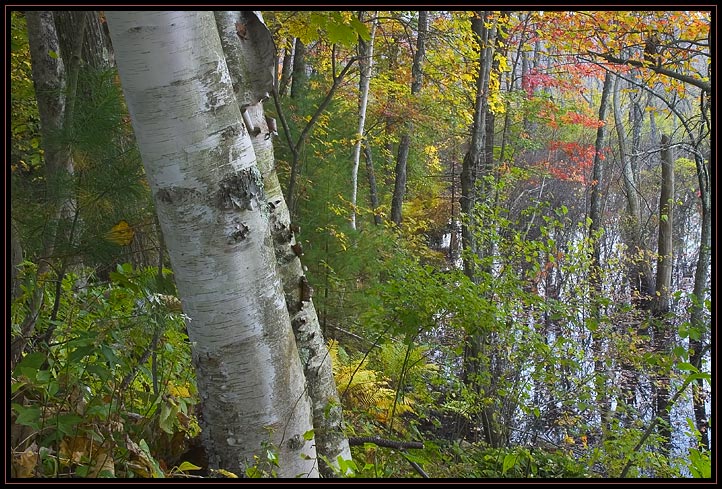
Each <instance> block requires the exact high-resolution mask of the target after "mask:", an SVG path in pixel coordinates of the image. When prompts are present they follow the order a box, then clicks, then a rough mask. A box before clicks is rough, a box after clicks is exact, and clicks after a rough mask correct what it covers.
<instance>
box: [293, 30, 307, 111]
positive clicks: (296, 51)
mask: <svg viewBox="0 0 722 489" xmlns="http://www.w3.org/2000/svg"><path fill="white" fill-rule="evenodd" d="M307 89H308V74H307V72H306V46H305V45H304V44H303V42H301V40H300V39H299V38H296V44H295V46H294V48H293V74H292V75H291V98H292V99H294V100H298V99H299V98H301V97H304V96H305V95H306V91H307Z"/></svg>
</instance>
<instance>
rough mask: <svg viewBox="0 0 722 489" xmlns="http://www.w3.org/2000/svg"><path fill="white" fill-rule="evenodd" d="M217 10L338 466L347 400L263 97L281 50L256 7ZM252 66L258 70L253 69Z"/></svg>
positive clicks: (317, 415) (325, 433)
mask: <svg viewBox="0 0 722 489" xmlns="http://www.w3.org/2000/svg"><path fill="white" fill-rule="evenodd" d="M215 16H216V23H217V26H218V31H219V33H220V35H221V44H222V45H223V49H224V51H225V53H226V61H227V63H228V69H229V71H230V73H231V78H232V79H233V84H234V87H235V90H236V97H237V99H238V103H239V105H241V106H242V107H243V108H242V109H241V110H243V111H244V112H245V116H244V117H245V120H246V121H247V122H246V123H247V125H248V126H250V127H251V128H252V129H249V132H251V133H252V134H255V135H254V136H252V137H251V141H252V142H253V148H254V151H255V153H256V160H257V164H258V169H259V170H260V171H261V174H262V175H263V183H264V188H265V191H266V199H267V202H268V205H269V209H270V220H271V234H272V236H273V242H274V247H275V256H276V262H277V265H278V273H279V275H280V276H281V280H282V282H283V289H284V292H285V296H286V305H287V308H288V311H289V314H290V316H291V324H292V325H293V332H294V334H295V337H296V346H297V348H298V350H299V354H300V357H301V364H302V365H303V369H304V373H305V376H306V381H307V385H308V393H309V396H310V397H311V405H312V407H313V426H314V433H315V441H316V452H317V454H318V455H319V457H321V456H323V457H325V458H326V459H327V460H328V461H329V462H330V463H331V464H332V465H333V467H334V468H338V457H341V458H343V459H346V460H349V459H351V451H350V448H349V445H348V439H347V437H346V435H345V434H344V432H343V413H342V407H341V401H340V399H339V397H338V391H337V389H336V382H335V380H334V377H333V369H332V366H331V358H330V356H329V353H328V348H327V346H326V342H325V340H324V337H323V332H322V331H321V326H320V325H319V322H318V316H317V315H316V310H315V308H314V305H313V300H312V299H311V298H310V297H304V292H303V289H302V284H303V283H304V280H305V274H304V272H303V267H302V265H301V260H300V255H302V254H303V252H302V251H301V248H300V243H298V242H297V241H296V236H295V233H294V232H293V231H292V229H291V228H292V226H291V217H290V214H289V211H288V207H287V206H286V200H285V198H284V197H283V192H282V190H281V185H280V183H279V181H278V175H277V174H276V162H275V157H274V154H273V136H274V134H275V132H276V131H275V129H274V127H269V122H271V125H273V124H275V121H272V120H270V119H267V118H266V116H265V113H264V111H263V102H262V101H260V100H262V98H263V95H262V94H263V93H264V92H265V91H267V90H272V87H271V88H269V87H268V83H269V82H270V83H272V82H273V78H272V77H273V73H272V70H271V71H268V70H267V69H266V68H265V67H266V66H267V65H268V63H272V62H273V60H274V59H275V56H274V54H273V53H272V52H269V51H272V50H271V49H269V48H268V47H264V45H265V46H268V45H269V44H270V45H271V46H272V43H273V40H272V37H271V33H270V32H269V31H268V30H267V29H266V28H265V25H264V24H263V22H262V19H261V18H260V16H258V15H257V14H255V13H252V12H215ZM238 25H243V26H245V27H244V29H245V32H246V34H247V35H246V36H245V39H243V38H241V37H240V36H238V35H237V26H238ZM259 53H265V55H266V56H267V61H268V63H264V62H263V61H262V60H259V59H255V58H256V57H257V56H258V55H259ZM249 70H253V72H252V73H249ZM262 72H266V73H268V79H259V77H258V75H257V74H258V73H262ZM254 75H255V76H254ZM249 85H250V86H249ZM254 85H255V86H254ZM253 94H255V95H253ZM259 99H260V100H259ZM319 468H320V470H321V474H322V475H323V476H325V477H330V476H333V475H335V472H334V471H333V470H332V469H331V468H330V467H328V466H327V465H326V464H325V463H323V462H322V463H319Z"/></svg>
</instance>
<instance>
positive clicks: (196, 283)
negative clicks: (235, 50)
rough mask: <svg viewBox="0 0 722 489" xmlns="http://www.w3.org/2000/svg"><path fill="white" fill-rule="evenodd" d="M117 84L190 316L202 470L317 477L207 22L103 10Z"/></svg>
mask: <svg viewBox="0 0 722 489" xmlns="http://www.w3.org/2000/svg"><path fill="white" fill-rule="evenodd" d="M107 17H108V24H109V27H110V33H111V37H112V40H113V46H114V49H115V55H116V61H117V63H118V67H119V71H120V76H121V82H122V84H123V90H124V92H125V96H126V101H127V104H128V109H129V112H130V114H131V119H132V122H133V127H134V130H135V134H136V137H137V140H138V145H139V148H140V152H141V155H142V157H143V163H144V166H145V169H146V173H147V177H148V181H149V183H150V186H151V189H152V191H153V197H154V200H155V204H156V212H157V214H158V218H159V221H160V223H161V227H162V230H163V234H164V237H165V240H166V244H167V247H168V251H169V255H170V259H171V264H172V267H173V270H174V273H175V278H176V284H177V287H178V291H179V295H180V298H181V300H182V302H183V309H184V312H185V313H186V314H187V315H188V316H189V318H190V321H189V322H188V335H189V338H190V340H191V342H192V344H193V356H194V362H195V364H196V365H195V366H196V373H197V382H198V390H199V393H200V396H201V403H202V428H203V433H202V436H203V441H204V445H205V447H206V451H207V453H208V459H209V465H210V468H224V469H226V470H230V471H233V472H236V473H242V471H243V470H244V469H245V467H246V466H247V465H248V464H252V463H253V462H254V456H259V457H261V460H265V459H266V451H265V450H263V447H264V445H265V444H267V443H268V442H271V443H272V444H273V446H274V447H275V448H276V449H277V450H278V461H279V468H278V475H279V476H281V477H296V476H302V477H316V476H317V475H318V470H317V463H316V460H315V458H316V451H315V448H314V444H313V440H306V439H305V438H304V434H305V433H307V432H309V431H310V430H311V429H312V422H311V406H310V403H309V399H308V395H307V393H306V391H305V379H304V375H303V370H302V367H301V362H300V360H299V356H298V351H297V348H296V343H295V341H294V338H293V332H292V330H291V327H290V319H289V315H288V311H287V309H286V303H285V300H284V295H283V289H282V285H281V280H280V278H279V276H278V273H277V271H276V259H275V255H274V252H273V242H272V238H271V233H270V228H269V219H268V204H267V200H266V197H265V193H264V188H263V178H262V175H261V173H260V171H259V170H258V168H257V166H256V156H255V153H254V150H253V147H252V144H251V140H250V137H249V135H248V130H247V128H246V126H245V125H244V124H243V122H242V116H241V113H240V111H239V108H238V104H237V103H236V98H235V94H234V92H233V87H232V81H231V77H230V75H229V72H228V68H227V64H226V60H225V57H224V54H223V49H222V47H221V43H220V39H219V35H218V31H217V28H216V23H215V19H214V16H213V12H211V11H204V12H200V11H177V12H148V11H144V12H119V11H109V12H108V13H107Z"/></svg>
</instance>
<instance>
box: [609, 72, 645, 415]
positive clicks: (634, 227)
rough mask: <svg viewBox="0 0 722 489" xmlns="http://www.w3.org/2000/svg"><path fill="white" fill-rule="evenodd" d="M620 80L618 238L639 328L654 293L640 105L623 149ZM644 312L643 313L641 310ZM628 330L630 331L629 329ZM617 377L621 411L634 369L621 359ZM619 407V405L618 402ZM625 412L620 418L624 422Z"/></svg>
mask: <svg viewBox="0 0 722 489" xmlns="http://www.w3.org/2000/svg"><path fill="white" fill-rule="evenodd" d="M620 81H621V77H619V76H616V77H615V79H614V90H613V97H612V107H613V109H614V121H615V124H614V127H615V129H616V132H617V142H618V145H619V155H620V156H619V158H620V160H621V164H622V179H623V183H624V193H625V196H626V199H627V213H626V215H625V216H624V219H623V221H622V238H623V239H624V242H625V243H626V244H627V249H628V250H629V252H628V253H629V258H628V265H627V277H628V281H629V286H630V294H631V300H632V304H634V306H635V309H636V311H632V313H633V314H635V316H634V318H633V320H634V322H635V323H637V324H638V327H637V330H640V329H642V328H641V324H642V323H643V322H644V321H646V312H647V311H648V310H649V305H650V302H649V301H650V299H651V297H652V295H653V293H654V290H653V283H652V270H651V267H650V264H649V261H648V260H647V257H648V256H651V253H650V250H648V249H647V246H646V245H645V244H644V242H643V238H642V213H641V209H640V202H639V195H640V194H639V189H638V184H639V183H638V182H639V177H638V173H637V169H636V166H637V165H636V157H635V156H633V155H635V154H636V153H637V152H638V151H639V150H640V143H641V137H640V133H641V123H642V120H641V108H640V107H639V104H638V103H637V102H636V101H634V102H633V104H632V108H631V110H630V117H631V119H632V121H631V125H632V147H631V148H630V151H628V150H627V138H626V133H625V128H624V121H623V119H622V111H621V108H620V106H621V102H620V100H619V99H620V91H621V87H620ZM641 313H644V314H641ZM629 333H633V332H632V331H630V332H629ZM622 369H623V371H622V372H621V375H622V379H621V380H620V389H621V390H622V397H623V399H624V403H625V404H626V405H627V408H628V409H621V411H622V412H623V413H627V412H628V411H629V409H632V408H634V404H635V392H636V389H637V384H638V382H637V375H638V373H637V370H636V368H635V367H634V365H632V364H631V363H630V362H626V361H625V362H623V363H622ZM620 408H621V406H620ZM626 418H627V416H626V414H625V415H624V416H623V418H622V421H623V422H625V419H626Z"/></svg>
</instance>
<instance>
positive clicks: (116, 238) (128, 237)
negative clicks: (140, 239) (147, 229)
mask: <svg viewBox="0 0 722 489" xmlns="http://www.w3.org/2000/svg"><path fill="white" fill-rule="evenodd" d="M134 236H135V231H133V228H132V227H131V226H130V224H128V221H126V220H120V221H118V224H116V225H115V226H113V227H112V228H110V231H108V232H107V233H105V239H107V240H108V241H110V242H112V243H115V244H117V245H120V246H127V245H129V244H130V243H132V242H133V237H134Z"/></svg>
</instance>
